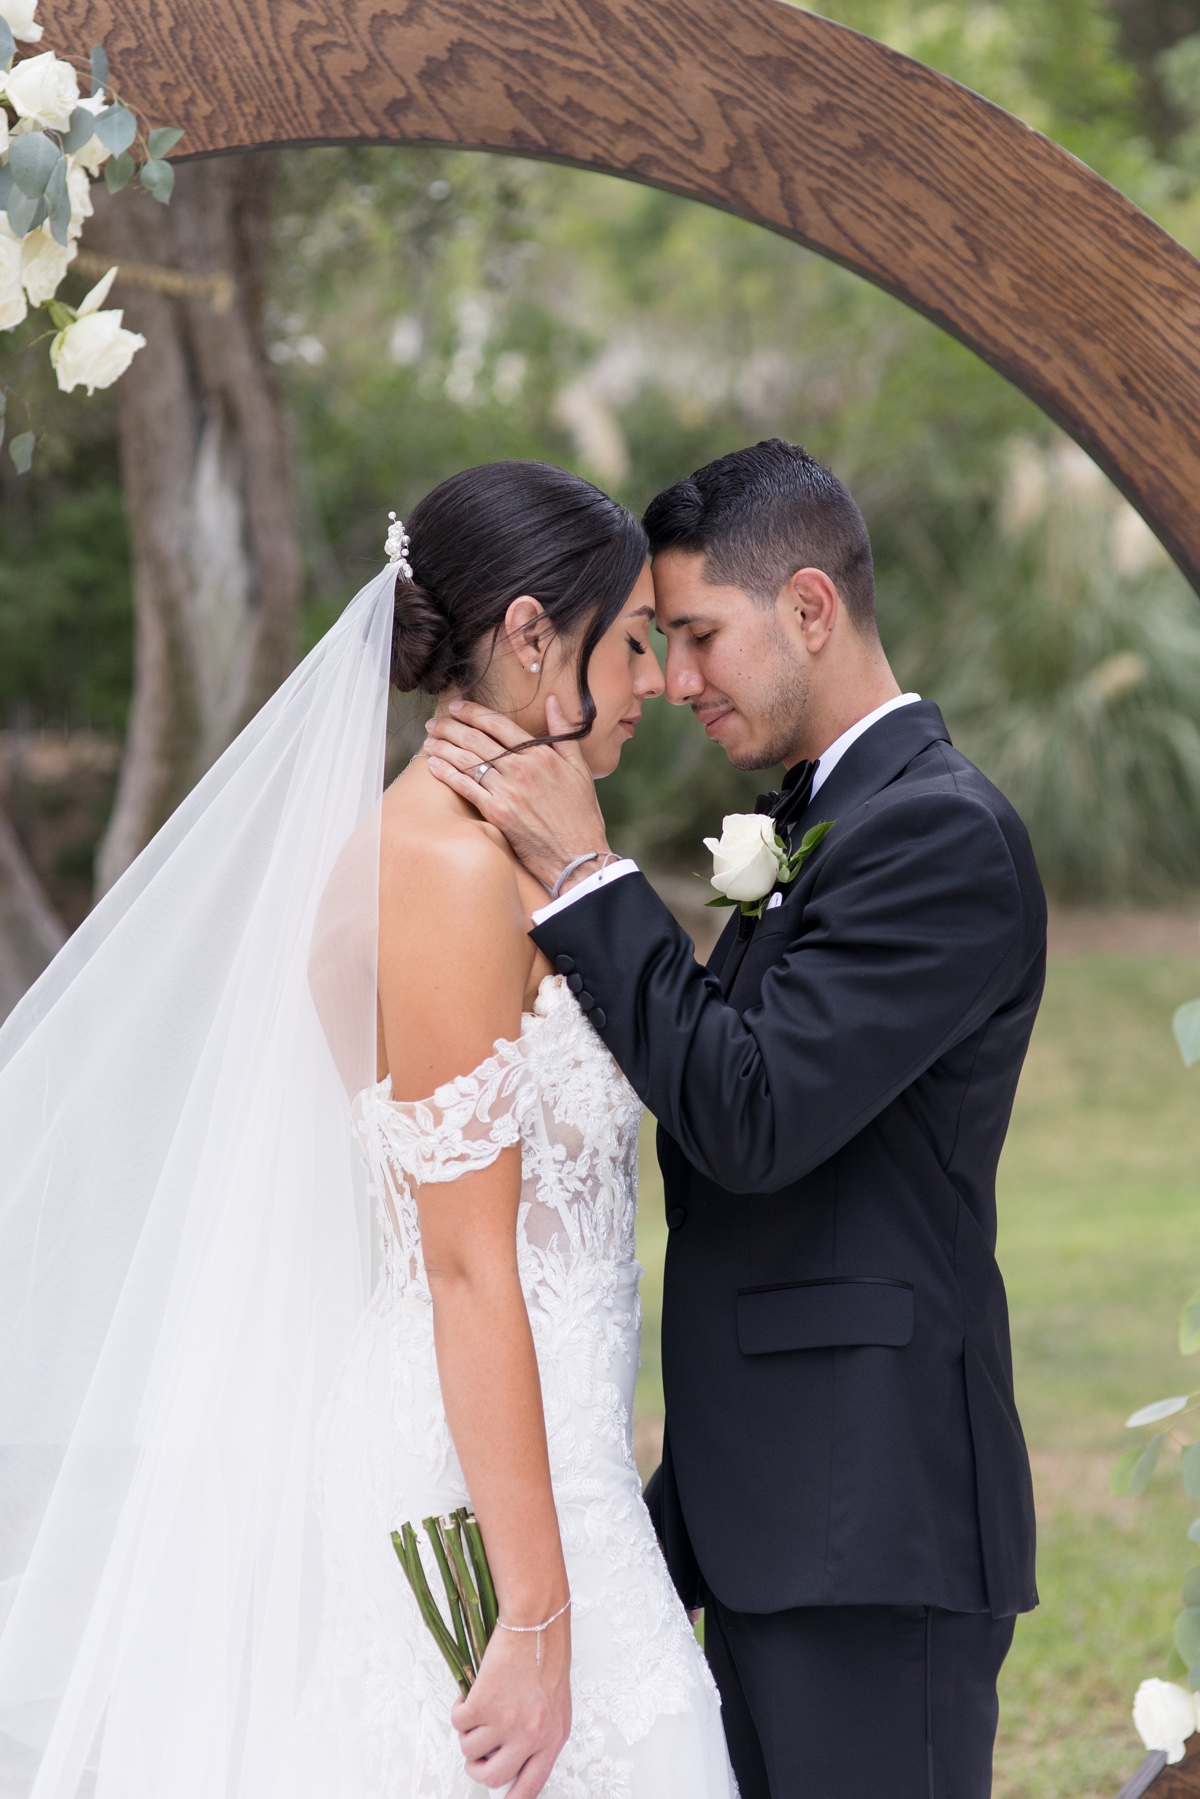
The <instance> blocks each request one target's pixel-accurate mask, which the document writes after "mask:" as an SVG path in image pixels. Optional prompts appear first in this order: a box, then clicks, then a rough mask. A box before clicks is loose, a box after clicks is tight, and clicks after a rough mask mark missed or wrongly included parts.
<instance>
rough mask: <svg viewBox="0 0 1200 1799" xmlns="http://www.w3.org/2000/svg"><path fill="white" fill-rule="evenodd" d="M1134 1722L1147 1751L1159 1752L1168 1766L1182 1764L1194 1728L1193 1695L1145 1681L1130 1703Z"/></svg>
mask: <svg viewBox="0 0 1200 1799" xmlns="http://www.w3.org/2000/svg"><path fill="white" fill-rule="evenodd" d="M1133 1722H1134V1725H1135V1727H1136V1729H1137V1733H1138V1735H1139V1736H1140V1737H1141V1739H1142V1741H1143V1743H1144V1744H1145V1745H1146V1747H1147V1749H1161V1750H1162V1751H1163V1752H1164V1754H1165V1755H1166V1758H1167V1760H1168V1762H1172V1763H1173V1762H1181V1761H1182V1760H1183V1746H1184V1744H1185V1743H1186V1741H1187V1739H1188V1738H1189V1737H1190V1736H1191V1734H1192V1732H1193V1731H1194V1730H1195V1728H1196V1695H1195V1694H1194V1693H1189V1692H1188V1690H1187V1688H1186V1687H1181V1686H1179V1685H1177V1684H1176V1682H1175V1681H1173V1680H1144V1681H1143V1682H1142V1684H1141V1686H1140V1687H1139V1688H1138V1690H1137V1696H1136V1698H1135V1699H1134V1702H1133Z"/></svg>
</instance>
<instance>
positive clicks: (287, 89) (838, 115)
mask: <svg viewBox="0 0 1200 1799" xmlns="http://www.w3.org/2000/svg"><path fill="white" fill-rule="evenodd" d="M47 41H48V42H51V41H52V42H53V43H54V46H55V47H56V48H59V49H63V50H65V49H72V50H74V49H77V48H78V46H79V45H80V44H81V43H84V44H89V43H94V42H99V41H103V42H104V43H105V45H106V47H107V48H108V51H109V55H110V58H111V60H112V63H113V66H114V69H115V70H116V71H118V72H119V74H120V77H121V80H122V84H123V86H124V87H125V88H126V90H127V91H128V92H129V93H130V94H131V95H136V98H137V100H138V102H139V103H140V104H141V105H142V106H143V107H144V108H145V110H146V111H147V112H148V113H149V114H150V115H152V116H153V117H155V118H157V119H162V120H167V119H170V120H172V121H174V122H176V123H178V124H181V125H184V126H185V127H186V130H187V137H186V139H185V143H184V145H183V146H182V148H183V149H185V150H186V151H187V152H188V154H189V155H197V154H211V153H212V152H215V151H221V150H233V149H240V148H247V147H258V146H267V145H287V144H315V143H379V144H383V143H387V144H429V145H442V146H447V147H461V148H470V149H480V150H493V151H503V152H509V153H512V154H516V155H520V156H533V157H543V158H546V159H548V160H550V161H554V162H563V163H571V164H574V165H576V166H577V167H580V168H586V169H594V170H597V171H600V172H603V173H605V174H611V175H621V176H625V177H627V178H630V179H632V180H635V181H643V182H647V183H649V184H651V185H653V186H656V187H662V188H666V189H669V190H670V191H671V192H673V193H678V194H684V195H686V196H688V197H689V198H690V199H694V200H701V201H704V202H705V203H707V204H708V205H711V206H717V207H721V208H723V209H725V210H726V211H729V212H733V213H737V214H739V215H740V216H741V217H742V218H745V219H750V220H752V221H754V222H755V223H756V224H760V225H765V226H766V227H767V228H768V229H769V230H772V231H778V232H781V233H782V234H783V235H784V236H787V237H790V238H793V239H795V240H796V241H797V242H798V243H801V244H805V245H807V246H808V247H809V248H810V249H813V250H816V251H818V252H820V254H822V255H824V256H828V257H831V258H833V259H834V260H835V261H837V262H840V263H843V264H844V265H845V266H846V267H847V268H850V269H853V270H854V271H855V272H856V273H857V274H860V275H864V276H866V278H867V279H868V280H870V281H873V282H875V283H877V284H878V285H879V286H880V287H883V288H885V289H887V291H888V292H889V293H892V294H895V295H896V296H897V297H898V298H899V299H901V300H903V301H905V302H906V303H907V304H908V305H910V306H913V307H915V308H916V309H917V310H918V311H919V312H923V313H924V314H925V315H926V316H927V317H929V318H931V319H933V320H934V321H935V322H936V323H937V324H939V325H941V326H943V327H944V328H945V329H946V330H947V331H950V332H952V333H953V334H954V335H955V336H956V337H958V338H960V339H961V340H962V342H963V343H965V344H967V345H968V346H969V347H970V348H971V349H972V350H974V351H976V352H977V353H978V354H979V355H980V356H982V357H983V358H984V359H985V360H986V361H987V362H990V363H991V364H992V365H993V366H994V367H995V368H997V369H999V370H1000V372H1001V373H1002V374H1003V375H1006V376H1007V377H1008V379H1009V380H1010V381H1012V382H1014V383H1015V384H1016V386H1018V387H1019V388H1022V389H1023V390H1024V392H1025V393H1027V394H1028V395H1029V396H1030V397H1031V398H1032V399H1033V400H1034V401H1036V403H1037V404H1038V405H1039V406H1040V407H1041V408H1042V409H1043V410H1044V411H1045V412H1047V413H1048V414H1049V415H1050V416H1051V417H1052V418H1054V419H1056V420H1057V421H1058V423H1059V424H1060V425H1062V426H1063V427H1064V428H1065V429H1066V430H1067V431H1068V432H1069V433H1070V434H1071V436H1072V437H1074V438H1075V439H1076V440H1077V441H1078V442H1079V443H1080V444H1082V446H1083V447H1084V449H1085V450H1087V451H1088V453H1089V455H1091V456H1092V457H1094V459H1095V460H1096V462H1098V463H1099V464H1100V466H1101V467H1102V468H1103V469H1104V470H1105V471H1106V472H1107V474H1108V475H1109V476H1110V477H1111V478H1112V480H1113V481H1114V482H1115V483H1116V485H1117V486H1118V487H1119V488H1120V489H1121V490H1122V491H1123V492H1124V493H1125V494H1126V495H1127V497H1128V498H1129V499H1130V500H1131V501H1132V503H1133V504H1134V506H1136V507H1137V509H1138V511H1139V512H1140V513H1141V514H1142V516H1143V517H1144V518H1145V519H1146V521H1147V522H1148V523H1149V525H1150V526H1151V527H1152V529H1153V530H1154V531H1155V532H1156V534H1157V535H1158V537H1159V538H1160V539H1161V540H1162V542H1163V543H1164V544H1165V545H1166V547H1167V549H1168V550H1169V551H1170V552H1171V554H1172V555H1173V556H1174V558H1175V560H1176V561H1177V562H1178V563H1179V565H1180V567H1181V568H1182V569H1183V571H1184V573H1185V574H1186V575H1187V576H1188V578H1189V579H1190V580H1191V582H1192V584H1193V586H1196V587H1197V588H1200V263H1197V262H1196V261H1195V260H1193V258H1192V257H1191V256H1190V255H1188V253H1187V252H1186V251H1185V250H1184V249H1183V248H1182V247H1181V246H1180V245H1179V244H1178V243H1176V242H1175V240H1174V239H1173V238H1171V237H1169V236H1168V235H1167V234H1166V233H1165V232H1164V231H1162V230H1160V229H1159V227H1158V226H1157V225H1155V224H1154V223H1153V222H1152V221H1151V220H1150V219H1148V218H1147V217H1146V216H1145V214H1143V213H1141V212H1139V211H1138V210H1137V208H1136V207H1134V206H1133V205H1131V204H1130V202H1129V201H1127V200H1126V199H1124V198H1123V197H1122V196H1121V195H1120V194H1118V193H1117V192H1116V191H1115V189H1113V188H1111V187H1110V186H1108V184H1107V183H1106V182H1104V181H1102V180H1101V179H1100V178H1099V176H1097V175H1095V174H1093V173H1092V171H1091V170H1090V169H1088V168H1086V167H1085V166H1084V165H1083V164H1082V163H1079V162H1077V161H1076V160H1075V159H1074V158H1073V157H1072V156H1070V155H1069V154H1068V153H1067V152H1066V151H1065V150H1063V149H1061V148H1060V147H1059V146H1058V145H1056V144H1054V143H1051V142H1050V141H1049V140H1048V139H1047V138H1045V137H1043V136H1041V135H1040V134H1039V133H1038V132H1036V131H1033V130H1032V129H1030V128H1029V127H1028V126H1026V125H1024V124H1022V123H1021V121H1020V120H1019V119H1016V118H1014V117H1012V115H1011V114H1009V113H1006V112H1004V111H1003V110H1002V109H1001V108H999V107H997V106H993V105H991V104H990V103H989V102H988V101H986V100H982V99H980V98H979V97H978V96H977V95H976V94H973V93H971V92H969V91H968V90H967V89H965V88H962V87H959V86H958V85H957V84H956V83H954V82H952V81H950V80H948V79H946V77H944V76H942V75H938V74H936V73H935V72H934V71H933V70H932V69H929V68H926V67H925V66H924V65H923V64H921V63H918V62H914V61H912V60H911V59H910V58H908V57H905V56H901V55H899V54H898V53H897V52H895V51H893V50H890V49H888V48H887V47H886V46H885V45H883V44H879V43H876V42H875V41H874V40H873V39H871V38H866V37H863V36H861V35H859V34H858V33H857V32H853V31H849V30H847V29H846V28H845V27H843V26H839V25H835V24H832V23H830V22H829V21H828V20H826V19H822V18H818V17H817V16H815V15H814V14H812V13H807V12H802V11H800V10H799V9H798V8H795V7H792V6H790V5H786V4H782V3H781V0H64V3H63V4H61V5H60V6H58V7H56V8H55V9H54V13H53V19H52V23H51V24H50V26H49V27H48V37H47Z"/></svg>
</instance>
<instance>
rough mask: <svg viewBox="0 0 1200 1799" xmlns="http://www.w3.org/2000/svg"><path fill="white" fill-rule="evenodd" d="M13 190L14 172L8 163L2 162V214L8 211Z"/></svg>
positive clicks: (0, 164) (0, 169)
mask: <svg viewBox="0 0 1200 1799" xmlns="http://www.w3.org/2000/svg"><path fill="white" fill-rule="evenodd" d="M12 189H13V178H12V170H11V169H10V168H9V166H8V164H7V163H6V162H0V212H4V211H6V210H7V207H8V196H9V195H10V194H11V193H12Z"/></svg>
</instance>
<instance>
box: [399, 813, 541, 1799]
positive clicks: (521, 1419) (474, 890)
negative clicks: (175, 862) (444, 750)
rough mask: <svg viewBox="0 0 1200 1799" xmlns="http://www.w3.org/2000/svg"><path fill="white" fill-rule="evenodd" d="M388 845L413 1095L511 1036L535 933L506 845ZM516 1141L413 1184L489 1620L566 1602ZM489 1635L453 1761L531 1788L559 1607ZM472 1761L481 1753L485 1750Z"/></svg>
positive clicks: (536, 1779) (520, 1798) (476, 838)
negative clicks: (523, 1255)
mask: <svg viewBox="0 0 1200 1799" xmlns="http://www.w3.org/2000/svg"><path fill="white" fill-rule="evenodd" d="M392 847H393V853H389V843H388V838H387V833H386V831H385V838H384V857H383V873H382V881H381V907H380V956H379V975H380V1000H381V1007H382V1014H383V1033H384V1043H385V1048H386V1054H387V1062H388V1068H389V1071H390V1072H391V1075H392V1084H393V1092H394V1094H395V1095H396V1097H397V1098H400V1099H420V1098H426V1097H428V1096H429V1095H430V1094H432V1092H433V1091H434V1089H435V1088H436V1087H438V1086H439V1085H441V1083H443V1082H445V1081H448V1080H450V1079H452V1078H453V1077H454V1076H455V1075H458V1074H465V1073H468V1072H470V1070H472V1069H473V1068H476V1067H477V1066H478V1065H479V1063H480V1062H482V1061H483V1060H485V1059H486V1058H487V1057H488V1056H489V1055H490V1054H491V1051H492V1048H493V1045H494V1044H495V1042H496V1040H497V1038H500V1037H506V1038H512V1037H515V1036H516V1035H517V1033H518V1031H519V1029H520V1019H521V1008H522V1002H523V996H524V993H525V988H526V983H527V980H528V977H529V970H530V966H531V951H532V946H531V944H530V942H529V938H528V936H527V935H526V924H525V920H524V916H523V914H522V912H521V909H520V905H519V902H518V898H517V889H516V881H515V877H514V873H513V870H512V867H511V864H510V863H509V861H508V858H507V857H506V856H505V855H504V854H503V852H501V851H499V850H497V849H495V848H493V847H492V846H491V845H490V844H489V843H488V841H487V839H486V838H485V837H484V836H483V833H482V832H480V831H479V830H478V827H471V828H470V829H469V830H467V831H466V832H464V834H463V839H462V840H458V839H453V838H452V839H449V840H446V841H439V842H438V843H437V844H436V845H435V846H433V847H432V848H427V847H425V846H422V847H421V848H420V849H419V850H415V849H414V850H407V851H406V852H405V853H404V854H403V855H398V854H396V853H394V846H392ZM520 1183H521V1151H520V1147H519V1145H517V1146H514V1147H512V1148H509V1149H505V1150H503V1151H502V1152H501V1154H500V1156H499V1158H498V1159H497V1160H496V1161H495V1162H493V1163H492V1164H491V1166H490V1167H488V1168H486V1169H483V1170H481V1171H479V1172H477V1173H473V1174H469V1175H465V1176H463V1177H462V1178H461V1179H459V1180H457V1181H451V1182H444V1183H437V1184H430V1185H427V1186H426V1187H424V1188H422V1189H421V1190H420V1191H419V1193H418V1195H417V1205H418V1212H419V1215H420V1224H421V1243H422V1250H423V1254H424V1258H425V1267H426V1272H427V1274H428V1277H429V1285H430V1291H431V1293H432V1296H433V1317H434V1339H435V1344H436V1349H437V1364H438V1375H439V1378H440V1381H441V1388H442V1395H443V1399H444V1401H445V1406H446V1416H447V1419H448V1420H449V1424H450V1431H451V1435H452V1436H453V1439H454V1446H455V1449H456V1450H457V1451H458V1457H459V1461H460V1462H461V1464H462V1470H463V1474H464V1475H465V1477H466V1483H467V1490H468V1492H469V1493H470V1496H471V1502H472V1504H473V1506H474V1508H475V1513H476V1516H477V1517H478V1519H479V1522H480V1526H481V1528H482V1531H483V1535H484V1539H485V1542H486V1544H487V1551H488V1558H489V1560H490V1562H491V1566H492V1572H493V1575H494V1577H495V1582H496V1592H497V1598H498V1600H499V1606H500V1616H501V1617H502V1618H503V1619H505V1620H506V1621H507V1622H509V1623H512V1624H519V1625H531V1624H538V1623H540V1622H541V1621H542V1620H543V1619H545V1618H548V1617H550V1616H551V1615H552V1614H553V1613H554V1612H557V1611H558V1610H559V1608H560V1607H561V1606H563V1605H564V1604H565V1602H566V1600H567V1598H568V1596H569V1595H568V1587H567V1575H566V1568H565V1565H564V1562H563V1554H562V1545H561V1542H560V1540H559V1532H558V1520H557V1517H556V1514H555V1509H554V1499H553V1494H552V1491H551V1485H550V1467H549V1458H548V1455H547V1449H546V1429H545V1418H544V1414H543V1409H542V1395H541V1387H540V1383H539V1380H538V1370H537V1362H536V1359H535V1356H534V1349H533V1339H532V1335H531V1333H530V1328H529V1318H528V1314H527V1312H526V1309H525V1301H524V1296H523V1294H522V1292H521V1285H520V1280H519V1278H518V1272H517V1250H516V1224H517V1207H518V1201H519V1197H520ZM535 1645H536V1639H535V1638H534V1637H533V1636H528V1635H518V1634H513V1633H510V1632H507V1631H497V1632H496V1635H495V1636H494V1637H493V1639H492V1642H491V1644H490V1645H489V1647H488V1651H487V1655H486V1656H485V1658H484V1663H483V1666H482V1669H481V1671H480V1676H479V1679H478V1681H477V1683H476V1685H475V1687H474V1689H473V1691H472V1693H471V1695H470V1697H469V1699H467V1700H466V1701H464V1702H460V1703H459V1705H458V1706H457V1708H456V1711H455V1724H456V1727H457V1728H458V1730H459V1731H460V1733H461V1735H462V1741H463V1748H464V1754H465V1755H466V1757H467V1773H468V1775H469V1776H470V1778H471V1779H473V1780H476V1781H479V1782H481V1783H482V1784H484V1785H488V1786H494V1785H498V1784H502V1783H503V1782H505V1781H508V1780H511V1779H513V1777H514V1776H515V1775H516V1774H517V1773H518V1771H520V1773H521V1778H520V1779H519V1781H518V1782H517V1784H516V1786H515V1787H514V1788H513V1790H512V1792H513V1799H533V1795H535V1794H537V1793H539V1792H540V1791H541V1789H542V1786H543V1784H544V1783H545V1781H546V1779H547V1778H548V1776H549V1774H550V1770H551V1768H552V1766H553V1764H554V1760H555V1757H556V1756H557V1754H558V1752H559V1750H560V1749H561V1747H562V1745H563V1743H564V1742H565V1741H566V1737H567V1733H568V1730H569V1728H570V1679H569V1676H570V1623H569V1613H568V1614H567V1615H566V1616H564V1617H563V1618H562V1619H561V1620H560V1621H559V1622H558V1623H556V1624H554V1625H553V1626H551V1628H550V1629H549V1630H548V1631H547V1632H546V1633H545V1635H544V1637H543V1638H542V1654H541V1665H540V1666H539V1665H538V1658H537V1654H536V1647H535ZM484 1758H488V1759H486V1761H485V1759H484Z"/></svg>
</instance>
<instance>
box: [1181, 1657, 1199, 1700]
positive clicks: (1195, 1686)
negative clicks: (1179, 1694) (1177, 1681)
mask: <svg viewBox="0 0 1200 1799" xmlns="http://www.w3.org/2000/svg"><path fill="white" fill-rule="evenodd" d="M1183 1681H1184V1685H1185V1686H1187V1687H1190V1688H1191V1690H1192V1692H1193V1693H1200V1662H1193V1663H1192V1665H1191V1667H1190V1668H1189V1669H1188V1671H1187V1673H1186V1674H1185V1675H1184V1677H1183Z"/></svg>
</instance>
